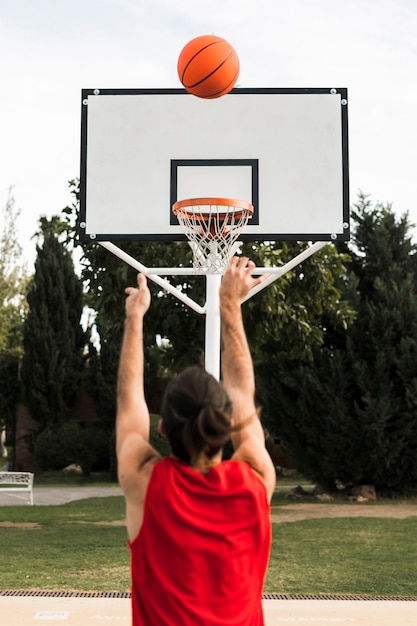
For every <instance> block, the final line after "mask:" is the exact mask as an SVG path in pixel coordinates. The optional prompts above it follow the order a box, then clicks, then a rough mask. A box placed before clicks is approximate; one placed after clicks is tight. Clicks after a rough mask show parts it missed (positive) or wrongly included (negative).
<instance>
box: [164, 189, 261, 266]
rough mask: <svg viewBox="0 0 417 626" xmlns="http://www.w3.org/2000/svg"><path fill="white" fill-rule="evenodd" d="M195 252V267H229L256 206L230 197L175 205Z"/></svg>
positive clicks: (174, 209)
mask: <svg viewBox="0 0 417 626" xmlns="http://www.w3.org/2000/svg"><path fill="white" fill-rule="evenodd" d="M172 212H173V213H174V215H175V216H176V217H177V219H178V221H179V223H180V225H181V227H182V229H183V231H184V233H185V234H186V236H187V238H188V240H189V244H190V246H191V249H192V251H193V255H194V268H195V269H202V270H205V271H206V272H209V273H211V274H220V273H223V272H224V271H225V270H226V267H227V266H228V264H229V260H230V258H231V257H232V256H233V254H234V253H235V247H234V245H233V244H234V243H235V242H236V240H237V238H238V237H239V235H240V233H241V231H242V229H243V228H244V227H245V226H246V224H247V223H248V220H249V219H250V218H251V217H252V214H253V206H252V205H251V204H249V202H245V201H244V200H233V199H230V198H191V199H188V200H178V202H175V204H174V205H173V207H172Z"/></svg>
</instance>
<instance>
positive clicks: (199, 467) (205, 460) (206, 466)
mask: <svg viewBox="0 0 417 626" xmlns="http://www.w3.org/2000/svg"><path fill="white" fill-rule="evenodd" d="M221 462H222V453H221V451H220V452H219V453H218V454H216V456H213V457H211V458H209V457H208V456H207V455H206V454H204V452H202V453H201V454H200V456H199V457H198V459H197V461H196V462H195V463H194V464H193V465H192V467H193V469H195V470H196V471H197V472H201V473H202V474H207V472H209V471H210V470H211V469H212V468H213V467H215V466H216V465H219V463H221Z"/></svg>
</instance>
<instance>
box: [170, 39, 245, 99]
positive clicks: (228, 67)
mask: <svg viewBox="0 0 417 626" xmlns="http://www.w3.org/2000/svg"><path fill="white" fill-rule="evenodd" d="M178 76H179V79H180V81H181V83H182V84H183V86H184V88H185V89H186V90H187V91H188V92H189V93H191V94H193V96H198V97H199V98H208V99H210V98H219V97H220V96H224V95H226V94H227V93H229V91H231V90H232V89H233V87H234V85H235V83H236V81H237V78H238V76H239V57H238V56H237V54H236V51H235V49H234V48H233V47H232V46H231V45H230V43H229V42H228V41H226V40H225V39H222V38H221V37H216V35H202V36H201V37H196V38H195V39H192V40H191V41H189V42H188V43H187V45H186V46H185V47H184V48H183V49H182V51H181V53H180V56H179V57H178Z"/></svg>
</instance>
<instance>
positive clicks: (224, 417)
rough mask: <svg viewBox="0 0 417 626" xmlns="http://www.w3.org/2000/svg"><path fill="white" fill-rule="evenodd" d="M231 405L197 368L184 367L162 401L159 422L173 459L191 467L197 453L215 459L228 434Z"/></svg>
mask: <svg viewBox="0 0 417 626" xmlns="http://www.w3.org/2000/svg"><path fill="white" fill-rule="evenodd" d="M231 409H232V406H231V402H230V400H229V397H228V395H227V393H226V391H225V389H224V388H223V386H222V385H221V383H219V382H218V381H217V380H216V379H215V378H214V377H213V376H212V375H211V374H209V373H208V372H206V371H205V370H204V369H202V368H201V367H197V366H192V367H187V369H185V370H184V371H183V372H182V373H181V374H179V375H178V376H177V377H176V378H174V380H172V381H171V382H170V383H169V385H168V387H167V389H166V391H165V394H164V397H163V400H162V410H161V413H162V422H163V425H164V429H165V432H166V435H167V437H168V441H169V443H170V446H171V450H172V453H173V454H174V456H176V457H177V458H179V459H180V460H182V461H184V462H185V463H189V464H193V463H194V462H195V461H196V460H197V458H198V457H199V455H200V454H201V452H204V453H205V454H206V455H207V456H208V457H209V458H211V457H213V456H215V455H216V454H217V453H218V452H219V451H220V450H221V448H222V447H223V446H224V444H225V443H226V441H228V439H230V433H231V429H232V428H231Z"/></svg>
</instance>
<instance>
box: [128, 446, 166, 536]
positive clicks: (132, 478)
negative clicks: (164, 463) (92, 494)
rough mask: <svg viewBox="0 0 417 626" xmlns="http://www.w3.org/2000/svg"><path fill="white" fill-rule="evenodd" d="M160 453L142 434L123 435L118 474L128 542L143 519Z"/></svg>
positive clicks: (135, 534) (137, 531) (138, 528)
mask: <svg viewBox="0 0 417 626" xmlns="http://www.w3.org/2000/svg"><path fill="white" fill-rule="evenodd" d="M161 458H162V457H161V455H160V454H159V453H158V452H157V451H156V450H155V449H154V448H153V447H152V446H151V445H150V444H149V443H148V441H146V440H145V439H144V438H143V437H142V436H141V435H137V434H132V435H130V436H129V437H127V438H126V440H125V441H124V442H123V445H122V446H121V448H120V450H119V454H118V477H119V484H120V487H121V489H122V491H123V494H124V497H125V502H126V526H127V533H128V537H129V540H130V541H133V540H134V539H135V537H136V536H137V535H138V533H139V531H140V529H141V527H142V521H143V511H144V506H145V498H146V492H147V490H148V486H149V482H150V480H151V476H152V472H153V470H154V467H155V465H156V464H157V463H158V462H159V461H160V460H161Z"/></svg>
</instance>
